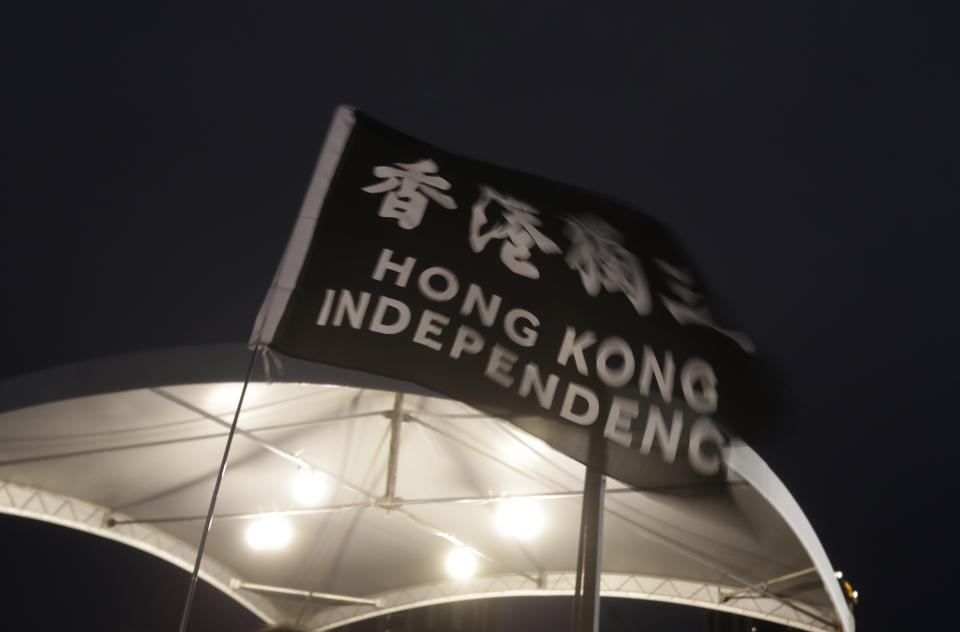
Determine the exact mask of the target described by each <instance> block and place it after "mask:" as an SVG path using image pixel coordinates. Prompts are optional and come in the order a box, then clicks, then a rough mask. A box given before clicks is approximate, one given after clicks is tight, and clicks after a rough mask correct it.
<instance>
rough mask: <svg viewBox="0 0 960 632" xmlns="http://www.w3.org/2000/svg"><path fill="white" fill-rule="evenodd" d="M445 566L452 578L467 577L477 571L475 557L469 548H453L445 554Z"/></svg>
mask: <svg viewBox="0 0 960 632" xmlns="http://www.w3.org/2000/svg"><path fill="white" fill-rule="evenodd" d="M446 566H447V572H448V573H450V576H451V577H453V578H454V579H467V578H469V577H473V574H474V573H476V572H477V558H476V556H475V555H474V554H473V553H471V552H470V550H469V549H465V548H459V549H454V550H452V551H450V554H449V555H447V564H446Z"/></svg>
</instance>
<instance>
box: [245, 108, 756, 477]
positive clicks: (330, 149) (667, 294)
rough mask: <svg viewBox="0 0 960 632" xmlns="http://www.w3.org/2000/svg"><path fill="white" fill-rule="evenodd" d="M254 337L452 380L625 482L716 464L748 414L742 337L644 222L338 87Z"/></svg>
mask: <svg viewBox="0 0 960 632" xmlns="http://www.w3.org/2000/svg"><path fill="white" fill-rule="evenodd" d="M257 345H263V346H267V347H270V348H272V349H276V350H278V351H279V352H281V353H284V354H287V355H290V356H294V357H298V358H303V359H307V360H313V361H317V362H322V363H326V364H330V365H335V366H340V367H345V368H350V369H356V370H360V371H364V372H369V373H374V374H379V375H383V376H387V377H391V378H397V379H401V380H405V381H408V382H412V383H415V384H418V385H420V386H422V387H425V388H427V389H430V390H432V391H435V392H437V393H441V394H444V395H446V396H449V397H451V398H454V399H458V400H461V401H463V402H465V403H467V404H470V405H471V406H474V407H476V408H479V409H481V410H484V411H486V412H488V413H490V414H493V415H496V416H499V417H503V418H505V419H508V420H510V421H511V422H513V423H514V424H516V425H517V426H519V427H520V428H522V429H524V430H525V431H527V432H529V433H531V434H533V435H535V436H537V437H539V438H541V439H543V440H544V441H546V442H547V443H549V444H550V445H552V446H554V447H555V448H557V449H559V450H561V451H562V452H564V453H566V454H568V455H570V456H572V457H573V458H576V459H578V460H580V461H581V462H583V463H587V464H590V465H592V466H594V467H596V468H598V469H600V470H601V471H603V472H604V473H606V474H608V475H610V476H613V477H614V478H617V479H619V480H621V481H624V482H626V483H628V484H631V485H634V486H637V487H641V488H670V487H682V486H689V485H697V484H702V483H703V482H704V481H709V480H712V479H713V480H715V479H717V478H718V477H719V474H720V470H721V467H722V464H721V460H720V454H719V452H720V448H721V447H722V446H723V445H724V443H725V442H726V441H728V440H729V437H730V434H731V432H733V433H737V434H746V435H747V438H748V439H749V433H750V431H751V429H756V428H762V426H763V424H764V423H767V421H768V420H767V419H765V418H764V416H765V414H766V412H767V411H766V410H765V407H764V406H763V405H759V404H758V402H766V401H768V398H766V397H764V396H763V394H762V393H759V392H758V386H757V382H756V381H755V376H756V374H757V359H756V356H755V349H754V345H753V342H752V341H751V340H750V338H748V337H747V336H746V335H745V334H743V333H741V332H739V331H735V330H734V329H731V328H728V327H727V326H725V325H724V324H722V323H721V322H719V321H718V320H717V319H716V318H715V315H714V313H713V312H712V311H711V308H710V306H709V305H708V303H707V300H706V297H705V289H704V287H703V284H702V283H701V280H700V278H699V276H698V275H697V273H696V272H695V271H694V270H693V268H692V266H691V264H690V262H689V260H688V258H687V257H686V256H685V255H684V253H683V251H682V249H681V248H679V247H678V245H677V244H676V242H675V240H674V239H672V238H671V236H670V235H669V234H668V233H667V231H666V230H665V229H664V227H663V226H661V225H660V224H659V223H658V222H656V221H655V220H653V219H652V218H650V217H648V216H646V215H644V214H642V213H641V212H639V211H637V210H634V209H631V208H628V207H626V206H624V205H622V204H619V203H617V202H614V201H612V200H609V199H607V198H605V197H603V196H600V195H597V194H594V193H590V192H587V191H583V190H581V189H578V188H575V187H571V186H568V185H564V184H561V183H557V182H552V181H549V180H546V179H543V178H540V177H536V176H531V175H528V174H523V173H518V172H516V171H512V170H509V169H505V168H502V167H497V166H494V165H490V164H486V163H482V162H478V161H474V160H470V159H467V158H464V157H461V156H458V155H455V154H451V153H449V152H446V151H443V150H441V149H438V148H436V147H434V146H432V145H430V144H427V143H425V142H422V141H420V140H417V139H415V138H413V137H411V136H408V135H406V134H403V133H400V132H397V131H395V130H393V129H390V128H389V127H387V126H385V125H383V124H381V123H379V122H377V121H375V120H373V119H371V118H369V117H367V116H365V115H363V114H361V113H359V112H356V111H354V110H352V109H350V108H346V107H340V108H339V109H338V110H337V111H336V113H335V115H334V119H333V124H332V126H331V129H330V131H329V133H328V137H327V140H326V142H325V145H324V148H323V152H322V154H321V157H320V161H319V164H318V166H317V170H316V173H315V175H314V177H313V181H312V182H311V184H310V188H309V190H308V193H307V196H306V199H305V201H304V204H303V208H302V210H301V212H300V215H299V217H298V218H297V222H296V226H295V228H294V231H293V234H292V236H291V239H290V242H289V244H288V246H287V250H286V252H285V254H284V257H283V260H282V262H281V265H280V268H279V270H278V271H277V274H276V276H275V279H274V282H273V284H272V286H271V288H270V290H269V293H268V295H267V298H266V301H265V302H264V304H263V307H262V308H261V311H260V314H259V316H258V319H257V324H256V326H255V329H254V332H253V336H252V338H251V346H257ZM591 444H592V445H593V448H592V449H591V447H590V446H591ZM598 446H599V447H600V449H597V447H598Z"/></svg>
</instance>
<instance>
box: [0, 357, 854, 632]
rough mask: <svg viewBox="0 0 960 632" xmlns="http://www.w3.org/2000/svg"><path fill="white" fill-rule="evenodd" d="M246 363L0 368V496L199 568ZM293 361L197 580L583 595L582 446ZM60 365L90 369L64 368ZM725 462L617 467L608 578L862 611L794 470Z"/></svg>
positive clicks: (335, 596)
mask: <svg viewBox="0 0 960 632" xmlns="http://www.w3.org/2000/svg"><path fill="white" fill-rule="evenodd" d="M237 357H239V358H240V362H239V364H238V365H237V364H234V362H233V359H234V358H237ZM243 365H244V362H243V360H242V354H238V353H237V350H236V349H234V348H225V347H219V348H218V347H214V348H209V349H205V350H204V349H196V348H194V349H184V350H179V351H176V350H167V351H165V352H161V353H157V354H138V355H135V356H128V357H125V358H115V359H112V360H109V361H104V360H100V361H95V362H92V363H88V364H86V365H76V366H73V367H62V368H60V369H56V370H52V371H48V372H43V373H40V374H35V375H32V376H22V377H19V378H16V379H15V380H11V381H8V382H7V383H6V384H0V401H2V402H3V404H4V406H3V407H4V409H5V412H3V413H0V481H2V482H0V511H2V512H6V513H13V514H16V515H23V516H28V517H33V518H36V519H41V520H49V521H52V522H58V523H60V524H64V525H67V526H71V527H74V528H80V529H83V530H86V531H89V532H91V533H95V534H97V535H101V536H104V537H111V538H113V539H116V540H118V541H121V542H124V543H126V544H129V545H131V546H137V547H138V548H141V549H143V550H146V551H148V552H151V553H153V554H155V555H159V556H160V557H163V558H164V559H166V560H167V561H170V562H171V563H174V564H177V565H179V566H181V567H183V568H187V569H189V568H191V567H192V562H193V560H192V555H193V554H195V550H196V548H195V547H196V546H197V545H198V543H199V539H200V531H201V527H202V522H203V518H204V516H205V513H206V508H207V504H208V502H209V497H210V492H211V490H212V487H213V481H214V478H215V475H216V470H217V468H218V465H219V459H220V455H221V454H222V450H223V446H224V443H225V439H226V435H227V431H228V427H229V422H230V419H231V417H232V413H233V407H234V406H235V405H236V400H237V397H238V395H239V392H240V388H241V384H240V383H238V382H237V381H235V380H236V378H233V380H231V379H229V377H228V375H227V374H229V373H230V372H231V371H232V372H233V373H236V371H238V370H242V367H243ZM178 367H179V368H180V369H181V370H179V371H178ZM284 369H285V375H284V380H289V381H284V382H275V383H270V384H268V383H264V382H254V383H252V384H251V385H250V387H249V389H248V393H247V399H246V401H245V404H244V407H243V411H242V413H241V416H240V423H239V431H238V435H237V437H236V439H235V441H234V445H233V449H232V451H231V455H230V460H229V463H228V469H227V475H226V477H225V478H224V481H223V485H222V488H221V493H220V497H219V500H218V503H217V509H216V513H215V518H214V522H213V529H212V530H211V533H210V537H209V540H208V542H207V550H206V557H205V562H204V567H203V573H204V578H205V579H207V580H208V581H211V583H213V584H214V585H215V586H216V587H217V588H220V589H221V590H223V591H224V592H226V593H228V594H230V595H231V596H233V597H234V598H235V599H237V600H238V601H239V602H240V603H242V604H243V605H244V606H245V607H247V608H249V609H250V610H251V611H253V612H255V613H256V614H257V615H258V616H260V617H262V618H264V619H267V620H299V621H300V622H301V623H302V624H306V625H307V626H309V627H312V628H314V629H329V628H332V627H336V626H338V625H342V624H343V623H346V622H349V621H355V620H359V619H363V618H367V617H371V616H378V615H380V614H385V613H387V612H392V611H396V610H400V609H405V608H412V607H419V606H422V605H427V604H431V603H442V602H446V601H455V600H462V599H470V598H484V597H498V596H507V595H527V596H537V595H556V594H572V592H573V584H572V583H571V581H572V577H573V573H574V571H575V568H576V552H577V530H578V526H579V517H580V500H581V497H580V491H581V489H582V485H583V474H584V468H583V466H582V465H580V464H579V463H577V462H575V461H573V460H572V459H570V458H568V457H565V456H563V455H562V454H560V453H558V452H556V451H555V450H553V449H551V448H550V447H548V446H547V445H546V444H544V443H542V442H540V441H539V440H537V439H535V438H532V437H530V436H528V435H525V434H524V433H522V432H521V431H520V430H518V429H517V428H516V427H515V426H512V425H511V424H509V423H506V422H504V421H501V420H497V419H492V418H490V417H489V416H487V415H485V414H483V413H480V412H478V411H476V410H474V409H471V408H470V407H468V406H466V405H465V404H462V403H460V402H455V401H451V400H448V399H444V398H441V397H436V396H433V395H431V394H429V393H426V392H423V391H422V390H418V389H414V388H408V385H404V384H402V383H398V382H391V381H383V380H379V378H377V379H376V380H374V381H370V378H369V377H367V376H362V375H359V374H352V373H349V372H338V371H332V370H329V369H327V368H324V367H319V368H316V367H306V366H303V365H298V364H297V363H295V362H294V363H288V362H287V361H286V360H285V361H284ZM311 372H312V373H311ZM111 374H112V375H113V377H111ZM67 375H74V376H78V379H77V380H76V381H74V382H72V383H71V384H66V383H61V384H60V385H59V386H58V385H57V384H56V383H57V381H58V380H61V381H62V380H63V378H64V376H67ZM177 375H181V376H185V379H181V380H176V379H174V378H175V377H176V376H177ZM79 376H83V378H82V379H80V377H79ZM111 384H112V385H115V387H114V388H111V387H110V385H111ZM14 391H15V392H16V393H18V395H17V396H16V398H14V397H7V395H8V394H10V393H13V392H14ZM398 392H401V393H404V394H403V397H402V400H401V417H399V418H398V419H399V424H398V425H399V428H400V432H401V434H400V440H399V450H398V452H397V468H396V472H395V493H394V498H395V502H394V503H389V502H386V501H385V496H386V493H387V486H388V478H389V473H388V463H389V461H390V458H389V456H390V455H389V452H390V445H391V428H392V424H391V418H392V417H393V415H394V411H395V406H396V404H397V393H398ZM394 425H397V424H394ZM725 462H726V464H727V468H726V477H727V482H728V486H727V488H726V489H725V490H724V491H723V493H716V492H691V493H685V494H678V493H675V492H671V493H664V492H661V491H637V490H634V489H630V488H628V487H626V486H624V485H622V484H620V483H618V482H616V481H614V480H608V491H607V496H606V502H605V516H604V534H603V545H602V546H603V548H602V566H603V576H602V582H601V583H602V590H601V594H603V595H608V596H625V597H632V598H643V599H655V600H663V601H673V602H676V603H686V604H689V605H694V606H698V607H708V608H715V609H719V610H727V611H730V612H738V613H742V614H749V615H750V616H754V617H758V618H762V619H766V620H770V621H776V622H778V623H783V624H786V625H791V626H793V627H796V628H799V629H808V630H821V629H822V630H827V629H836V628H837V627H838V626H839V627H842V628H843V629H844V630H848V631H849V630H853V629H854V624H853V618H852V616H851V615H850V613H849V611H848V610H847V608H846V604H845V603H844V601H843V598H842V596H841V594H840V591H839V587H838V586H837V583H836V581H835V579H834V578H833V569H832V568H831V567H830V565H829V561H828V559H827V557H826V554H825V552H824V551H823V547H822V546H821V545H820V543H819V541H818V539H817V537H816V535H815V533H814V532H813V529H812V527H811V526H810V525H809V523H808V522H807V520H806V518H805V517H804V516H803V513H802V511H801V510H800V508H799V507H798V506H797V505H796V503H795V502H794V501H793V499H792V497H790V495H789V492H787V490H786V488H785V487H784V486H783V485H782V483H780V481H779V480H777V479H776V476H775V475H774V474H773V473H772V472H771V471H770V470H769V468H767V467H766V465H765V464H764V463H763V461H762V460H761V459H760V458H759V457H758V456H757V455H756V453H755V452H753V451H752V450H751V449H750V448H749V447H747V446H745V445H743V444H736V445H733V446H731V448H730V449H728V450H727V451H726V453H725ZM304 470H313V471H316V472H319V474H318V475H317V477H318V478H319V479H320V480H322V481H323V487H324V490H325V491H324V492H323V493H322V495H321V496H320V497H319V498H317V499H315V500H313V501H312V502H311V503H308V504H303V503H302V502H300V501H298V500H297V499H296V498H295V497H294V495H293V492H292V484H293V482H294V481H295V480H296V479H297V477H298V476H299V475H300V472H302V471H304ZM509 498H521V499H524V500H525V502H526V503H528V504H529V505H531V506H534V507H535V508H536V511H539V512H540V513H541V514H542V516H543V520H544V526H543V529H542V532H541V533H539V534H538V535H536V536H534V537H531V538H530V539H529V540H517V539H515V538H512V537H510V536H509V535H505V534H503V533H501V532H500V531H499V530H498V528H497V516H498V511H499V509H500V508H501V507H502V506H503V505H505V503H506V501H507V499H509ZM268 514H281V515H282V516H283V519H284V520H286V521H287V523H288V524H289V526H290V528H291V540H290V542H289V544H288V545H287V546H286V547H284V548H281V549H278V550H272V551H266V550H260V551H258V550H254V549H252V548H251V547H250V545H249V544H248V532H249V529H250V528H251V525H252V524H254V523H255V522H256V521H257V520H258V519H259V518H262V517H263V516H264V515H268ZM463 547H466V548H468V549H469V550H471V551H473V552H474V554H475V556H476V559H477V562H478V568H477V572H476V575H475V576H473V577H472V578H470V579H466V580H455V579H452V578H451V577H450V576H449V575H448V573H447V571H446V569H445V567H444V562H445V559H446V557H447V555H448V554H449V553H450V552H451V551H452V550H453V549H455V548H463ZM311 593H312V594H311ZM318 593H322V595H319V594H318ZM347 599H352V600H353V601H352V602H348V601H346V600H347Z"/></svg>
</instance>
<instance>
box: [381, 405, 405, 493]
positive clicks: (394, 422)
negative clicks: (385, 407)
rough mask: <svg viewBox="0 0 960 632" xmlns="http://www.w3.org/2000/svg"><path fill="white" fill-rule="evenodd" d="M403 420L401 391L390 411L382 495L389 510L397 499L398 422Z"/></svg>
mask: <svg viewBox="0 0 960 632" xmlns="http://www.w3.org/2000/svg"><path fill="white" fill-rule="evenodd" d="M402 421H403V393H397V394H396V397H395V398H394V400H393V412H392V413H390V456H389V459H388V461H387V490H386V493H385V494H384V496H383V500H384V502H385V503H386V504H387V509H388V510H389V509H390V508H391V506H392V505H393V503H394V502H396V499H397V461H398V460H399V459H400V424H401V422H402Z"/></svg>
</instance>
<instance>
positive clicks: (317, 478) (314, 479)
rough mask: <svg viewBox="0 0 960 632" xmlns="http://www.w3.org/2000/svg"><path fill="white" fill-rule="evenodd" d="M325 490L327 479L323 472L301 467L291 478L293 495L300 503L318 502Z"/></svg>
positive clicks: (313, 503) (309, 504)
mask: <svg viewBox="0 0 960 632" xmlns="http://www.w3.org/2000/svg"><path fill="white" fill-rule="evenodd" d="M326 492H327V481H326V480H325V479H324V476H323V474H321V473H320V472H314V471H313V470H308V469H305V468H301V469H298V470H297V474H296V476H294V478H293V497H294V498H295V499H296V500H297V502H298V503H300V504H301V505H307V506H312V505H316V504H317V503H319V502H320V501H321V500H322V499H323V497H324V495H325V494H326Z"/></svg>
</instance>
